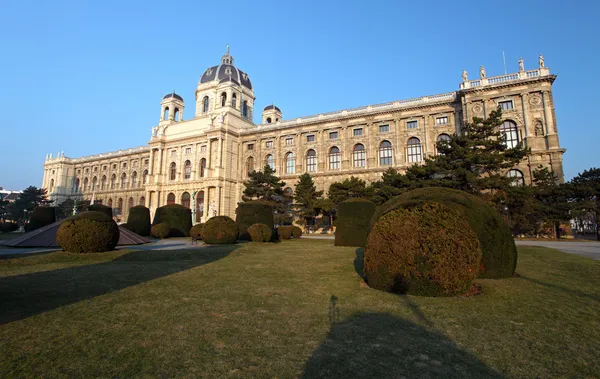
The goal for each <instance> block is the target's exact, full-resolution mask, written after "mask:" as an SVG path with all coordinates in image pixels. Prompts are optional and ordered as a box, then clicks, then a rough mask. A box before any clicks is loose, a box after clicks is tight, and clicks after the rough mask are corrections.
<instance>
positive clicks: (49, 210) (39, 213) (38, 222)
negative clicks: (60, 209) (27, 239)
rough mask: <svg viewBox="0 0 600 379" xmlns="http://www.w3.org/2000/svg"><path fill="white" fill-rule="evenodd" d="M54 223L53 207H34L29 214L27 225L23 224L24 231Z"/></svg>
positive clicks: (54, 213)
mask: <svg viewBox="0 0 600 379" xmlns="http://www.w3.org/2000/svg"><path fill="white" fill-rule="evenodd" d="M55 221H56V208H54V207H35V208H34V209H33V212H31V218H30V219H29V223H27V224H25V231H26V232H30V231H32V230H36V229H39V228H41V227H44V226H46V225H50V224H53V223H54V222H55Z"/></svg>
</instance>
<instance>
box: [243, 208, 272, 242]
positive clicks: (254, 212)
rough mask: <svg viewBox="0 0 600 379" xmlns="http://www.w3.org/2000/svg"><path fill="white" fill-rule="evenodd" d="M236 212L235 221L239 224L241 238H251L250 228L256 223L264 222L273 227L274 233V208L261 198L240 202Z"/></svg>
mask: <svg viewBox="0 0 600 379" xmlns="http://www.w3.org/2000/svg"><path fill="white" fill-rule="evenodd" d="M235 214H236V215H235V223H236V224H237V225H238V230H239V232H240V235H239V239H240V240H249V239H250V234H248V228H249V227H250V226H251V225H254V224H264V225H266V226H267V227H269V228H271V234H272V233H273V228H274V222H273V208H272V206H271V205H270V204H269V203H267V202H265V201H261V200H255V201H248V202H246V203H239V204H238V207H237V209H236V210H235Z"/></svg>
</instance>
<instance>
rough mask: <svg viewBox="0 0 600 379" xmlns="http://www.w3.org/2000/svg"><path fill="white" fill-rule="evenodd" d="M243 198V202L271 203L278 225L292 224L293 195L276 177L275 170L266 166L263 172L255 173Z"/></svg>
mask: <svg viewBox="0 0 600 379" xmlns="http://www.w3.org/2000/svg"><path fill="white" fill-rule="evenodd" d="M244 186H245V187H246V188H245V189H244V194H243V196H242V200H243V201H252V200H263V201H266V202H268V203H271V205H272V206H273V212H274V216H275V222H276V223H277V224H284V223H291V214H290V213H291V209H290V206H291V203H292V196H293V193H287V192H286V191H285V190H284V188H285V182H283V181H282V180H281V179H280V178H279V177H278V176H275V170H273V169H272V168H271V166H269V165H265V167H264V168H263V170H262V171H253V172H251V173H250V174H249V175H248V181H247V182H245V183H244Z"/></svg>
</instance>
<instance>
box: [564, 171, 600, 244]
mask: <svg viewBox="0 0 600 379" xmlns="http://www.w3.org/2000/svg"><path fill="white" fill-rule="evenodd" d="M571 190H572V192H571V200H572V201H573V202H574V204H573V208H574V210H575V211H576V212H577V213H578V214H584V213H587V214H588V215H590V216H591V219H592V220H593V223H594V224H595V226H596V239H597V240H598V241H600V223H599V221H600V220H599V217H600V169H598V168H590V169H589V170H584V171H583V172H582V173H580V174H578V175H577V176H576V177H574V178H573V180H571Z"/></svg>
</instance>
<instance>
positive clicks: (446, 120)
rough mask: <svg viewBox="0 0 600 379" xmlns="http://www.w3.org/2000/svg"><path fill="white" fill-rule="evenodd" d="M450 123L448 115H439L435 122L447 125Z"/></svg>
mask: <svg viewBox="0 0 600 379" xmlns="http://www.w3.org/2000/svg"><path fill="white" fill-rule="evenodd" d="M447 123H448V117H447V116H444V117H438V118H436V119H435V124H436V125H446V124H447Z"/></svg>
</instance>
